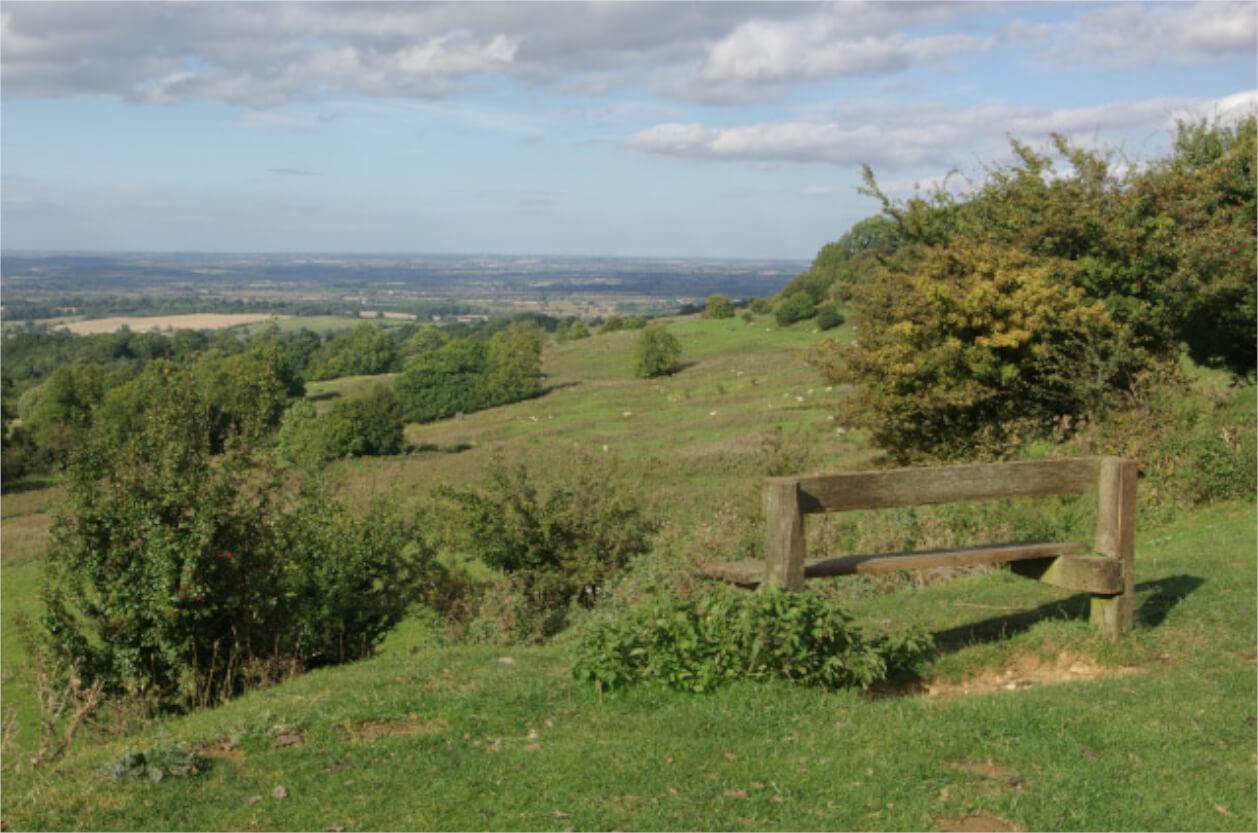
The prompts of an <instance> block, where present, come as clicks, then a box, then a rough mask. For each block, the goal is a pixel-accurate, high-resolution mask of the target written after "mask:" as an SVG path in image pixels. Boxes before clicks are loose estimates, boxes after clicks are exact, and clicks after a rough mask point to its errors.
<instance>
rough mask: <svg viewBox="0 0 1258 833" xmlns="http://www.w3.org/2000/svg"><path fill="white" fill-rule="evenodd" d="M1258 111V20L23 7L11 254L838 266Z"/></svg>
mask: <svg viewBox="0 0 1258 833" xmlns="http://www.w3.org/2000/svg"><path fill="white" fill-rule="evenodd" d="M1255 106H1258V3H1255V2H1252V1H1251V2H1242V3H1227V2H1206V3H1165V2H1159V3H1008V4H1004V3H977V4H965V3H925V2H922V3H916V2H896V3H856V2H841V3H821V4H816V3H791V2H771V3H764V4H762V3H754V2H739V3H721V2H699V3H670V2H649V3H646V2H644V3H633V2H625V3H588V4H586V3H549V2H511V3H489V2H485V3H472V2H460V3H402V2H396V3H367V2H354V3H322V2H320V3H278V2H277V3H272V2H232V3H227V2H210V3H196V2H178V3H144V2H127V3H111V2H89V3H71V2H64V3H63V2H22V0H5V2H4V3H3V4H2V5H0V202H2V205H0V247H2V248H3V249H4V250H9V251H12V250H61V251H66V250H73V251H196V252H399V253H401V252H414V253H492V254H538V255H541V254H550V255H563V254H571V255H608V256H622V257H624V256H670V257H679V256H696V257H727V258H801V259H809V258H811V257H813V256H814V255H815V254H816V252H817V250H818V249H819V248H820V247H821V246H822V245H824V244H825V243H827V242H829V241H832V240H835V239H837V238H839V237H840V236H842V234H843V233H844V232H845V231H846V230H847V229H848V228H849V227H850V226H851V225H852V224H853V223H855V222H857V221H859V220H861V219H863V218H864V217H867V216H869V215H871V214H875V213H877V211H878V210H879V205H878V203H877V202H876V201H875V200H873V199H871V198H870V197H869V196H867V195H863V194H861V193H859V191H858V187H859V185H860V183H861V170H862V167H861V166H862V165H864V164H868V165H869V166H871V168H872V170H873V171H874V173H875V175H876V177H877V180H878V182H879V184H880V186H881V187H882V188H883V189H884V190H886V191H887V192H889V193H891V194H893V195H898V196H906V195H909V194H911V193H913V189H914V187H915V186H921V187H926V188H929V187H932V186H933V185H934V184H938V183H940V182H943V181H945V177H948V176H949V173H950V172H955V173H953V175H952V178H951V179H950V180H947V181H949V182H951V183H953V184H956V183H962V184H964V183H966V182H977V181H981V179H982V176H983V172H984V170H985V169H986V168H989V167H990V166H992V165H999V164H1001V163H1003V162H1005V161H1007V160H1008V159H1009V139H1010V138H1016V139H1018V140H1020V141H1023V142H1027V143H1029V144H1030V145H1031V146H1032V147H1042V146H1045V145H1046V144H1047V142H1048V139H1049V136H1050V134H1051V133H1053V132H1059V133H1064V134H1065V135H1067V136H1068V137H1070V138H1071V139H1072V140H1073V141H1075V142H1076V143H1078V144H1080V145H1084V146H1087V147H1103V148H1109V149H1111V150H1112V151H1113V152H1114V153H1115V154H1116V159H1117V160H1118V161H1119V162H1120V163H1121V164H1133V163H1138V162H1140V161H1141V160H1148V159H1151V158H1155V157H1157V156H1158V155H1160V154H1162V153H1164V152H1165V151H1166V149H1167V147H1168V144H1169V141H1170V138H1171V137H1172V135H1173V130H1174V125H1175V123H1176V120H1177V119H1199V118H1211V119H1214V118H1218V119H1230V118H1236V117H1237V116H1238V115H1244V114H1247V113H1252V112H1253V111H1254V108H1255Z"/></svg>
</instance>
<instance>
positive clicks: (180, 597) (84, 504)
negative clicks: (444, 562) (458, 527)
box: [44, 376, 428, 707]
mask: <svg viewBox="0 0 1258 833" xmlns="http://www.w3.org/2000/svg"><path fill="white" fill-rule="evenodd" d="M165 394H166V395H164V396H162V397H161V398H159V399H158V400H157V401H155V402H154V403H152V405H151V407H150V408H149V410H148V411H147V412H146V413H145V415H144V421H143V425H142V427H141V430H140V432H139V434H138V435H137V436H136V437H134V438H132V440H131V441H129V442H128V443H127V444H126V445H124V446H123V447H122V448H120V449H117V450H114V449H105V448H88V449H85V450H83V451H82V452H81V453H80V454H79V455H78V456H77V457H76V459H75V460H74V463H73V465H72V466H71V468H70V473H69V478H68V484H67V492H68V495H67V501H66V505H65V508H64V510H63V511H62V512H61V513H60V515H59V516H58V518H57V521H56V523H55V525H54V529H53V534H52V545H51V547H50V549H49V551H48V556H47V572H46V581H45V587H44V601H45V611H46V614H45V619H44V624H45V631H46V634H47V637H48V640H49V644H50V647H51V648H52V650H53V652H54V655H55V656H57V657H59V658H62V659H64V660H66V661H74V660H78V659H80V658H81V660H82V664H81V666H80V667H81V670H82V675H83V677H84V679H85V680H86V681H88V682H95V681H101V682H103V684H104V685H105V686H106V688H107V690H108V691H110V692H113V693H119V692H125V693H130V694H134V695H142V696H143V697H145V698H147V699H150V700H151V701H153V702H155V703H157V704H159V705H168V706H179V707H188V706H198V705H205V704H208V703H212V702H216V701H220V700H222V699H225V698H227V697H229V696H231V695H233V694H235V693H238V692H240V691H241V690H243V689H244V688H246V687H248V686H249V685H251V684H257V683H263V682H268V681H272V680H275V679H278V678H281V677H283V676H285V675H287V674H291V673H293V672H295V671H296V670H299V669H301V668H305V667H311V666H316V665H322V664H327V663H331V662H339V661H341V660H347V659H354V658H357V657H361V656H365V655H367V654H368V653H370V652H371V650H372V648H373V646H374V645H375V644H376V643H378V641H379V640H380V639H381V638H382V637H383V635H384V633H385V632H386V631H387V630H388V629H389V628H390V627H391V626H392V625H393V623H395V622H396V621H397V620H398V618H399V617H400V616H401V615H402V613H403V612H404V610H405V609H406V607H407V605H408V604H409V603H410V601H411V600H412V599H414V598H415V595H416V592H417V591H416V586H417V581H418V577H419V576H420V575H421V574H422V572H423V570H424V568H425V565H426V563H427V555H428V553H427V550H426V549H425V548H424V547H423V546H422V545H421V544H419V543H418V542H417V541H416V540H415V537H414V535H413V534H412V532H411V531H410V530H409V529H408V528H407V527H406V526H404V525H402V524H401V523H400V522H399V521H397V520H396V519H394V518H393V517H391V516H390V515H388V514H387V513H385V511H384V510H383V509H378V508H377V509H373V510H372V511H371V512H369V513H366V514H365V515H363V516H361V517H359V516H357V515H355V514H353V513H350V512H349V510H348V509H346V508H345V507H343V506H341V505H340V504H339V503H337V502H336V501H334V500H332V499H331V498H330V497H329V496H328V495H327V494H324V493H321V492H319V491H317V490H314V489H306V490H303V491H302V492H301V493H300V494H298V495H297V496H295V497H293V498H291V499H288V500H285V499H282V498H281V497H280V492H279V486H280V482H279V479H278V474H277V473H276V472H275V471H274V470H272V469H269V468H263V469H261V470H259V469H258V467H257V466H256V465H254V464H253V463H252V462H251V459H252V458H251V455H250V453H249V451H248V449H247V448H245V447H242V446H238V445H236V444H235V443H229V448H230V450H229V451H228V452H227V453H226V454H224V455H222V456H221V457H220V458H218V459H216V460H212V459H211V457H210V454H209V448H210V442H209V440H210V437H209V435H210V425H209V419H208V414H207V408H206V404H205V401H204V398H203V397H202V396H201V394H200V393H199V389H198V386H197V385H196V384H195V382H193V381H192V380H190V379H189V378H188V377H187V376H179V377H174V378H172V379H171V380H170V384H169V386H168V388H167V390H166V391H165Z"/></svg>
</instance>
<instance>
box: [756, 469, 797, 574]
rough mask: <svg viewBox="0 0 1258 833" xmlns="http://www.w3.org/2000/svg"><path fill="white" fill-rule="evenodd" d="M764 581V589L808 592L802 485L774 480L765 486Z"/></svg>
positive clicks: (791, 481)
mask: <svg viewBox="0 0 1258 833" xmlns="http://www.w3.org/2000/svg"><path fill="white" fill-rule="evenodd" d="M763 496H764V535H765V538H764V580H763V581H761V582H760V588H761V589H762V590H763V589H767V588H770V587H781V588H784V589H786V590H791V591H795V592H798V591H800V590H803V589H804V515H803V513H801V512H800V511H799V485H798V484H797V483H796V482H795V481H793V480H789V481H778V480H770V481H768V482H767V483H765V484H764V495H763Z"/></svg>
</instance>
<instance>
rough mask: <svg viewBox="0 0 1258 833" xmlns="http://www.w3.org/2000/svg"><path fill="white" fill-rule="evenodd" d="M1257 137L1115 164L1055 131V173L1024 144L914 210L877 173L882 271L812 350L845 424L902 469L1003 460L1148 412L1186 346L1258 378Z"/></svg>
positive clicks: (1207, 140) (1251, 131) (1196, 144)
mask: <svg viewBox="0 0 1258 833" xmlns="http://www.w3.org/2000/svg"><path fill="white" fill-rule="evenodd" d="M1256 132H1258V130H1256V127H1255V117H1253V116H1251V117H1249V118H1247V119H1245V120H1243V121H1241V122H1239V123H1237V124H1235V125H1222V124H1205V123H1202V124H1181V125H1180V128H1179V132H1178V136H1177V139H1176V142H1175V145H1174V148H1173V151H1172V153H1171V155H1170V156H1168V157H1167V158H1165V159H1161V160H1157V161H1155V162H1153V163H1152V164H1150V165H1147V166H1129V167H1128V170H1127V172H1126V173H1124V174H1122V175H1121V176H1119V175H1116V174H1115V173H1114V172H1113V169H1114V166H1113V160H1112V158H1111V157H1110V156H1107V155H1106V154H1103V153H1098V152H1093V151H1085V150H1082V149H1080V148H1077V147H1075V146H1073V145H1071V144H1070V143H1069V142H1067V141H1066V140H1065V139H1064V138H1061V137H1057V138H1055V140H1054V150H1055V152H1056V155H1057V156H1058V157H1060V158H1062V159H1064V160H1065V161H1066V162H1067V163H1068V165H1069V171H1068V172H1067V173H1066V174H1065V175H1058V174H1057V172H1056V171H1055V170H1054V168H1053V159H1052V157H1050V156H1049V155H1046V154H1039V153H1036V152H1034V151H1033V150H1031V149H1030V148H1028V147H1027V146H1025V145H1023V144H1020V143H1018V142H1016V141H1015V142H1014V143H1013V149H1014V151H1015V153H1016V155H1017V157H1018V161H1017V162H1016V163H1015V164H1014V165H1012V166H1010V167H1008V168H997V169H994V170H992V171H990V172H989V175H988V178H987V180H986V182H984V183H983V184H982V185H981V186H979V187H978V188H976V189H974V190H973V191H971V192H970V193H968V194H965V195H963V196H961V197H953V196H952V195H951V193H950V192H949V191H947V190H944V189H940V190H938V191H936V192H934V193H933V194H932V195H931V196H929V197H914V198H913V199H910V200H908V201H907V202H903V203H901V202H895V201H892V200H891V199H889V198H887V197H886V196H885V195H883V194H882V193H881V192H880V191H879V190H878V188H877V185H876V183H875V182H874V180H873V177H872V174H871V173H869V172H868V171H867V189H868V191H869V193H871V194H872V195H874V196H876V197H878V198H879V199H880V200H881V201H882V203H883V208H884V213H885V215H886V217H887V219H888V220H889V221H890V222H892V223H894V233H891V231H890V229H888V228H887V226H886V223H885V222H880V223H878V224H877V228H876V229H875V228H871V231H876V232H877V234H871V235H869V237H870V241H871V242H870V243H869V246H868V248H867V249H866V251H869V252H871V253H873V255H874V257H875V258H876V261H877V263H876V266H875V268H874V269H873V270H872V275H871V274H870V272H869V271H864V272H862V273H861V274H859V275H857V274H849V273H848V272H844V273H843V276H842V277H841V278H838V277H836V281H837V282H836V283H835V284H834V285H833V287H832V291H833V292H834V294H835V295H838V296H846V295H848V294H850V295H851V296H852V303H853V305H854V308H855V311H856V319H855V327H856V331H857V339H856V340H855V342H853V343H852V344H850V345H843V344H840V343H838V342H837V341H830V342H827V343H826V344H825V345H823V346H822V347H820V348H819V349H818V350H817V351H816V352H815V353H814V360H815V362H816V363H817V365H818V366H819V367H820V368H821V369H822V371H823V373H825V374H826V376H827V377H829V378H830V379H832V380H834V381H843V382H851V383H852V384H854V385H855V386H856V390H857V396H856V397H855V399H854V400H852V402H851V403H850V407H851V416H850V419H851V421H852V423H854V424H856V425H859V426H862V427H866V428H868V429H869V430H870V431H871V435H872V437H873V439H874V441H875V442H876V443H877V444H878V445H879V446H880V447H881V448H882V449H883V450H884V451H885V452H886V453H887V454H888V455H889V456H890V457H891V458H892V459H894V460H896V461H897V462H901V463H903V462H910V461H921V460H932V459H950V458H965V459H980V458H987V459H990V458H1002V457H1009V456H1013V455H1015V454H1017V453H1019V452H1020V451H1021V450H1022V449H1024V448H1025V447H1026V446H1027V444H1028V443H1029V442H1032V441H1039V440H1054V441H1060V440H1062V439H1068V438H1069V437H1070V436H1071V435H1073V434H1075V433H1077V432H1078V431H1079V430H1080V429H1081V428H1082V427H1084V426H1091V427H1092V428H1093V429H1094V430H1096V431H1099V432H1100V433H1101V434H1104V432H1105V425H1106V424H1108V423H1109V422H1111V421H1113V420H1119V419H1124V417H1120V416H1119V415H1120V414H1123V413H1126V412H1127V411H1130V410H1132V409H1137V410H1139V409H1141V408H1145V407H1146V406H1147V403H1148V399H1149V392H1150V390H1151V386H1152V385H1154V384H1156V383H1157V380H1159V379H1164V378H1167V377H1171V376H1174V375H1175V374H1176V373H1177V372H1178V360H1179V355H1180V349H1181V348H1180V345H1181V344H1185V345H1187V351H1188V353H1189V354H1190V355H1191V356H1192V358H1193V359H1194V360H1195V361H1197V362H1198V363H1200V364H1204V365H1208V366H1217V367H1222V368H1226V369H1228V370H1229V371H1231V372H1232V373H1233V374H1234V375H1235V376H1236V378H1237V379H1238V380H1244V379H1250V380H1252V377H1253V373H1254V367H1255V330H1256V325H1255V312H1254V310H1255V307H1254V297H1255V296H1254V280H1253V275H1254V271H1255V267H1254V257H1255V254H1254V253H1255V191H1256V188H1258V180H1256V179H1255V170H1254V157H1255V135H1256ZM819 259H820V258H819ZM813 273H815V274H817V275H820V274H830V273H829V272H825V271H824V270H822V269H820V267H815V268H814V270H813ZM836 275H837V273H836ZM792 297H793V296H792ZM790 301H791V299H790V298H788V299H787V301H786V302H783V304H781V305H779V310H781V309H783V308H784V307H785V306H787V304H788V302H790Z"/></svg>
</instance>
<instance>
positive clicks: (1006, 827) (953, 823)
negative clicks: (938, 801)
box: [933, 813, 1022, 833]
mask: <svg viewBox="0 0 1258 833" xmlns="http://www.w3.org/2000/svg"><path fill="white" fill-rule="evenodd" d="M933 820H934V822H935V824H937V825H938V826H939V829H940V830H946V831H949V833H1003V832H1004V831H1021V830H1022V828H1021V827H1019V826H1018V825H1016V824H1014V823H1013V822H1009V821H1005V820H1004V819H1002V818H997V817H996V816H993V815H991V814H990V813H977V814H975V815H970V816H937V817H935V818H934V819H933Z"/></svg>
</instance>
